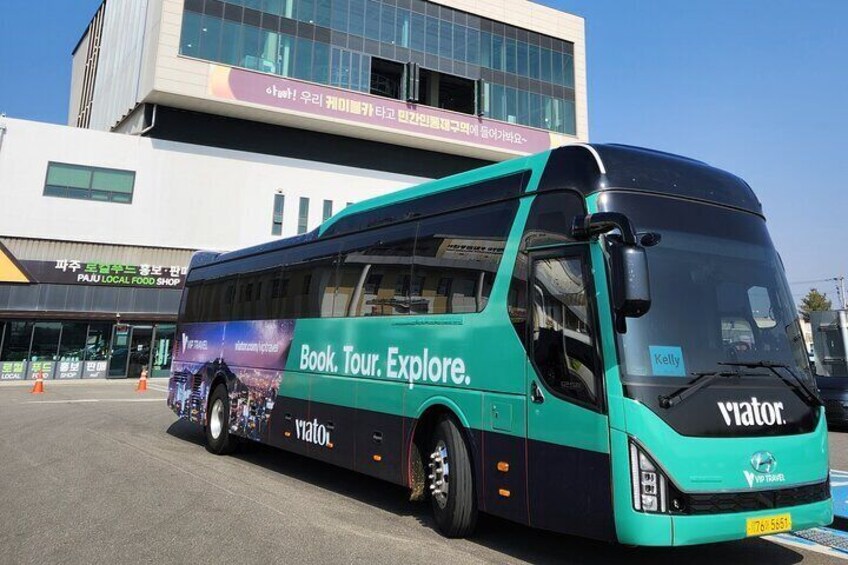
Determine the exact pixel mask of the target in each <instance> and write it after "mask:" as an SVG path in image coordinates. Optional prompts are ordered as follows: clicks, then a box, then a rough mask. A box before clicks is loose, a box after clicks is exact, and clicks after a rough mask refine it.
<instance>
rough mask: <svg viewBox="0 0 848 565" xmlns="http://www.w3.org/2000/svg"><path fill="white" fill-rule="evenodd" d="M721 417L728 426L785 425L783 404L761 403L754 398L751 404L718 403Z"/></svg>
mask: <svg viewBox="0 0 848 565" xmlns="http://www.w3.org/2000/svg"><path fill="white" fill-rule="evenodd" d="M717 405H718V409H719V410H720V411H721V417H722V418H724V423H725V424H727V425H728V426H731V425H736V426H773V425H775V424H777V425H783V424H785V423H786V421H785V420H784V419H783V414H782V412H783V403H782V402H760V401H758V400H757V397H752V398H751V401H750V402H718V403H717Z"/></svg>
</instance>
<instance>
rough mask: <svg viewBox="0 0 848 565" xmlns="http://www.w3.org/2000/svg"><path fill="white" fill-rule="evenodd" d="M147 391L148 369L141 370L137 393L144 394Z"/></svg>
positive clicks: (136, 388)
mask: <svg viewBox="0 0 848 565" xmlns="http://www.w3.org/2000/svg"><path fill="white" fill-rule="evenodd" d="M146 390H147V367H145V368H144V369H142V370H141V377H140V378H139V379H138V386H137V387H135V391H136V392H144V391H146Z"/></svg>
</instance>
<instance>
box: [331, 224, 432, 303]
mask: <svg viewBox="0 0 848 565" xmlns="http://www.w3.org/2000/svg"><path fill="white" fill-rule="evenodd" d="M414 244H415V223H414V222H409V223H406V224H401V225H396V226H389V227H385V228H379V229H376V230H370V231H366V232H363V233H358V234H350V235H347V236H344V237H343V238H342V249H341V254H340V258H339V269H338V280H339V286H338V292H337V295H336V301H335V304H334V308H333V309H334V312H335V313H336V315H342V316H397V315H404V314H409V311H410V303H409V295H410V288H411V287H412V286H413V280H412V265H411V264H412V250H413V246H414Z"/></svg>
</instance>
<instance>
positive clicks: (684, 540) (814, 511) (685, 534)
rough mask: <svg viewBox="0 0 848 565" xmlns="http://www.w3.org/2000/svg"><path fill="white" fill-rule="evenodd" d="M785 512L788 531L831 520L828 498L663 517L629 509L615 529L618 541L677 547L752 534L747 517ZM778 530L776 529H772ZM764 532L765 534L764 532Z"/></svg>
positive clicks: (729, 539) (775, 514) (831, 510)
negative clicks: (623, 524) (789, 524)
mask: <svg viewBox="0 0 848 565" xmlns="http://www.w3.org/2000/svg"><path fill="white" fill-rule="evenodd" d="M783 514H789V515H790V517H791V520H792V531H798V530H805V529H808V528H813V527H816V526H826V525H828V524H830V523H831V522H832V521H833V503H832V500H831V499H827V500H822V501H821V502H814V503H811V504H804V505H800V506H790V507H786V508H777V509H771V510H761V511H757V512H740V513H733V514H701V515H697V516H665V515H659V514H641V513H638V512H632V513H631V514H630V516H629V517H628V520H627V522H628V524H627V526H626V527H624V528H619V532H618V537H619V541H620V542H621V543H625V544H633V545H642V546H669V545H671V546H680V545H697V544H705V543H716V542H722V541H732V540H740V539H745V538H747V537H756V536H749V535H748V528H747V526H748V520H749V519H756V518H768V517H773V516H778V515H783ZM775 533H778V532H775ZM765 535H768V534H765Z"/></svg>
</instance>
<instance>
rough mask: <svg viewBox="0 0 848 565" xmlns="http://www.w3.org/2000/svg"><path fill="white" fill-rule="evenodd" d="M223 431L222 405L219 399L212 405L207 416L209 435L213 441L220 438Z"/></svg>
mask: <svg viewBox="0 0 848 565" xmlns="http://www.w3.org/2000/svg"><path fill="white" fill-rule="evenodd" d="M223 429H224V403H223V402H221V399H220V398H219V399H218V400H216V401H215V402H214V403H213V404H212V411H211V413H210V414H209V433H211V434H212V438H213V439H218V438H219V437H221V431H222V430H223Z"/></svg>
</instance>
